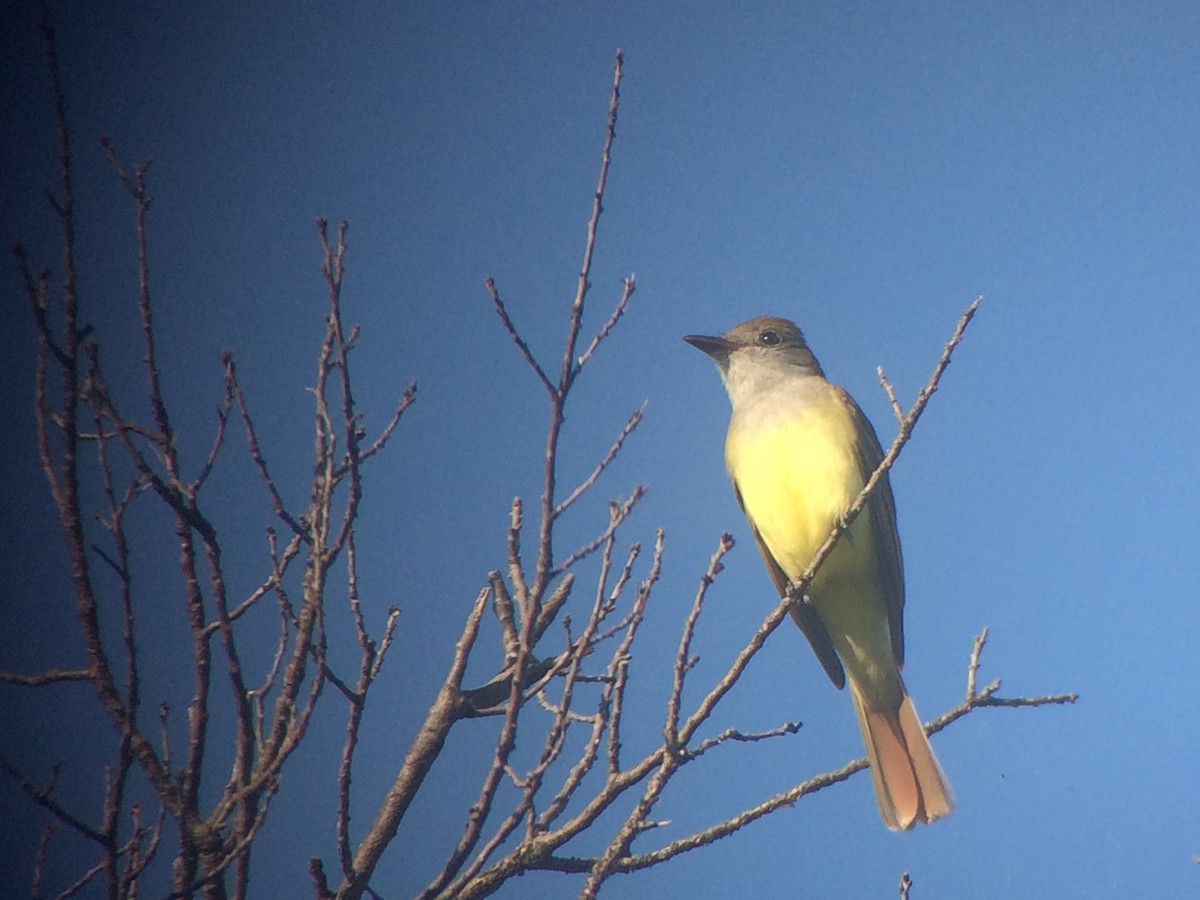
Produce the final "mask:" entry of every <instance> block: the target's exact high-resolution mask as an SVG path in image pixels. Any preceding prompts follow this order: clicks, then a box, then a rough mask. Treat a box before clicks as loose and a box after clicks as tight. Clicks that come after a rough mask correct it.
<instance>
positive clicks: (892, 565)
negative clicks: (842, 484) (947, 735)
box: [841, 391, 904, 668]
mask: <svg viewBox="0 0 1200 900" xmlns="http://www.w3.org/2000/svg"><path fill="white" fill-rule="evenodd" d="M841 395H842V400H843V402H844V403H845V404H846V406H847V407H848V408H849V410H850V415H851V416H852V417H853V418H854V426H855V429H854V430H855V433H856V434H857V435H858V436H859V440H858V442H857V444H856V446H855V453H856V454H857V456H858V467H859V470H860V471H861V472H862V478H863V483H864V484H865V483H866V481H867V479H869V478H870V477H871V473H872V472H874V471H875V469H876V468H877V467H878V466H879V464H880V463H881V462H882V461H883V449H882V448H881V447H880V446H879V438H878V437H876V435H875V429H874V428H872V427H871V422H870V420H868V419H867V417H866V416H865V415H864V414H863V411H862V410H861V409H859V408H858V404H857V403H855V402H854V400H853V398H851V396H850V395H849V394H847V393H846V392H845V391H841ZM862 514H863V515H865V516H868V517H869V520H870V523H871V541H872V543H873V544H874V546H875V559H876V563H877V565H878V567H879V586H880V589H881V590H882V591H883V599H884V605H885V608H886V609H887V616H888V628H889V630H890V632H891V637H892V656H893V657H894V658H895V660H896V666H897V668H903V667H904V560H903V559H902V558H901V555H900V535H899V534H898V533H897V532H896V501H895V499H893V497H892V483H891V481H890V480H889V479H888V477H887V475H884V476H883V480H882V481H880V483H879V485H878V486H877V487H876V488H875V490H874V492H872V494H871V499H870V501H868V503H867V508H866V509H865V510H863V513H862Z"/></svg>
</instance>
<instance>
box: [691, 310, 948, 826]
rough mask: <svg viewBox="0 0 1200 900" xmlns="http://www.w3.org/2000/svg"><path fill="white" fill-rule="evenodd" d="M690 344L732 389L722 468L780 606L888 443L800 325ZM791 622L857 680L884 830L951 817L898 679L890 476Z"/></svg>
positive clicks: (937, 770)
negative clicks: (834, 378)
mask: <svg viewBox="0 0 1200 900" xmlns="http://www.w3.org/2000/svg"><path fill="white" fill-rule="evenodd" d="M684 340H685V341H687V342H688V343H689V344H691V345H692V346H694V347H696V348H697V349H699V350H703V351H704V352H705V353H707V354H708V355H709V356H711V357H712V358H713V359H714V360H716V363H717V368H718V369H719V370H720V373H721V379H722V380H723V381H724V382H725V389H726V390H727V391H728V392H729V400H730V402H731V404H732V406H733V412H732V415H731V416H730V419H729V431H728V433H727V434H726V437H725V466H726V468H727V469H728V470H729V477H730V478H731V479H732V480H733V490H734V493H735V494H736V495H737V500H738V503H739V504H740V505H741V507H742V512H744V513H745V514H746V518H747V520H749V522H750V530H751V532H752V533H753V534H754V539H755V541H756V542H757V543H758V549H759V551H760V552H761V553H762V557H763V560H764V561H765V562H766V564H767V570H768V571H769V572H770V574H771V578H772V580H773V581H774V582H775V587H776V588H777V589H778V590H779V593H780V596H783V595H784V594H785V593H786V591H787V587H788V583H789V582H790V581H791V580H792V579H793V578H796V577H798V576H800V575H801V574H802V573H803V572H804V571H805V569H807V568H808V566H809V564H810V563H811V562H812V559H813V557H814V556H815V555H816V552H817V550H818V549H819V548H820V546H821V545H822V544H823V543H824V542H825V540H826V538H828V536H829V534H830V532H831V531H832V530H833V528H834V525H835V524H836V523H837V522H838V521H840V520H841V518H842V516H843V515H844V514H845V512H846V510H847V509H848V508H849V507H850V505H851V504H852V503H853V502H854V500H855V498H856V497H857V496H858V493H859V492H860V491H861V490H862V488H863V485H864V484H866V482H867V479H868V478H870V477H871V473H872V472H873V471H874V470H875V468H876V466H878V465H879V463H880V461H881V460H882V459H883V451H882V450H881V449H880V446H879V439H878V438H877V437H876V436H875V430H874V429H873V428H872V427H871V423H870V422H868V421H867V417H866V416H865V415H863V412H862V410H861V409H859V408H858V404H857V403H855V402H854V400H853V398H852V397H851V396H850V395H849V394H848V393H846V392H845V391H844V390H842V389H841V388H840V387H838V386H837V385H834V384H830V383H829V382H828V381H826V380H825V373H824V372H823V371H822V370H821V365H820V363H818V362H817V358H816V357H815V356H813V353H812V351H811V350H809V349H808V345H807V344H806V343H805V341H804V335H803V334H802V333H801V331H800V329H799V328H798V327H797V326H796V324H795V323H794V322H790V321H789V320H787V319H782V318H778V317H775V316H761V317H759V318H756V319H751V320H750V321H748V322H743V323H742V324H741V325H738V326H736V327H735V328H733V329H731V330H730V331H728V332H726V334H724V335H723V336H721V337H710V336H707V335H688V336H687V337H685V338H684ZM790 612H791V615H792V618H793V619H794V620H795V622H796V624H797V625H799V626H800V630H801V631H803V632H804V636H805V637H807V638H808V642H809V644H811V645H812V648H813V650H814V651H815V653H816V655H817V659H818V660H820V662H821V665H822V666H823V667H824V669H825V672H826V674H828V676H829V679H830V680H831V681H832V682H833V683H834V684H835V685H836V686H837V687H838V688H839V689H840V688H842V687H844V686H845V684H846V676H847V675H848V676H849V678H850V695H851V696H852V697H853V698H854V711H855V713H856V714H857V716H858V725H859V728H860V729H861V730H862V736H863V743H864V744H865V745H866V748H867V758H868V760H869V761H870V764H871V777H872V779H873V781H874V785H875V798H876V800H877V801H878V803H879V813H880V815H881V816H882V817H883V821H884V824H885V825H887V827H888V828H891V829H907V828H911V827H912V826H913V825H914V824H915V823H917V822H932V821H934V820H935V819H939V818H941V817H942V816H945V815H948V814H949V813H950V812H951V811H952V810H953V808H954V796H953V793H952V792H951V790H950V784H949V782H948V781H947V780H946V776H945V775H944V774H943V773H942V768H941V766H939V765H938V761H937V758H936V757H935V756H934V755H933V748H932V747H930V746H929V739H928V738H927V737H926V736H925V730H924V728H922V726H921V720H920V719H919V718H917V711H916V709H914V707H913V703H912V700H911V699H910V698H909V696H908V691H907V690H906V689H905V687H904V680H903V679H902V678H901V677H900V669H901V667H902V666H903V665H904V622H903V613H904V565H903V563H902V561H901V558H900V538H899V536H898V535H897V533H896V507H895V501H894V500H893V499H892V488H891V484H890V483H889V481H888V479H887V477H886V476H885V477H884V478H883V480H882V481H880V482H879V484H878V486H877V487H876V488H875V490H874V492H873V493H872V494H871V498H870V500H869V502H868V504H867V506H866V508H864V509H863V511H862V513H861V514H860V515H859V516H858V518H856V519H855V520H854V524H853V525H852V526H851V527H850V530H849V532H848V533H847V534H844V535H843V536H842V537H841V539H840V540H839V541H838V543H837V546H836V547H835V548H834V549H833V552H832V553H830V555H829V556H828V557H827V558H826V560H825V562H824V564H823V565H822V566H821V567H820V568H819V569H818V570H817V573H816V575H815V577H814V578H813V580H812V583H811V584H810V585H809V588H808V593H807V597H806V598H804V599H800V600H797V601H796V602H795V603H794V604H793V605H792V607H791V610H790Z"/></svg>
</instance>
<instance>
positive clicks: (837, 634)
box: [725, 394, 896, 693]
mask: <svg viewBox="0 0 1200 900" xmlns="http://www.w3.org/2000/svg"><path fill="white" fill-rule="evenodd" d="M764 420H765V421H764ZM752 421H754V422H755V423H756V427H750V425H749V422H748V421H746V420H742V421H739V420H738V418H737V417H736V416H735V418H734V420H732V421H731V422H730V430H729V434H728V437H727V439H726V444H725V462H726V466H727V467H728V469H729V473H730V476H731V477H732V478H733V479H734V481H735V482H736V484H737V487H738V490H739V492H740V493H741V497H742V503H743V505H744V506H745V510H746V515H747V517H748V518H749V519H750V521H751V522H752V523H753V524H754V527H755V528H756V529H757V531H758V533H759V535H760V536H761V537H762V541H763V543H764V544H765V545H766V548H767V550H769V551H770V553H771V555H772V556H773V557H774V559H775V561H776V562H777V563H778V564H779V566H780V568H782V569H783V571H784V572H785V573H786V574H787V575H788V576H789V577H790V578H796V577H797V576H799V575H800V574H802V573H803V572H804V571H805V569H807V568H808V565H809V564H810V563H811V562H812V558H813V556H814V555H815V554H816V552H817V550H818V549H819V548H820V547H821V545H822V544H823V543H824V542H825V539H826V538H827V537H828V536H829V533H830V531H831V530H832V529H833V527H834V524H835V523H836V522H837V521H838V519H840V518H841V516H842V515H843V514H844V513H845V511H846V509H847V508H848V507H849V506H850V504H851V503H853V502H854V499H855V498H856V497H857V496H858V493H859V491H861V490H862V487H863V484H864V483H865V479H864V476H863V473H862V472H861V471H860V469H859V464H858V455H857V452H856V446H857V437H856V434H855V427H854V420H853V419H852V418H851V416H850V414H849V413H848V412H847V410H846V408H845V406H844V405H843V404H842V403H841V402H840V400H839V399H838V398H837V397H836V396H834V395H832V394H831V395H829V397H828V399H824V398H822V399H815V398H812V397H809V398H808V399H807V400H806V402H805V404H804V409H803V412H802V413H801V414H799V415H787V414H784V413H783V412H782V411H780V410H779V409H778V408H776V409H774V410H773V411H772V414H771V415H769V416H763V415H761V414H759V415H758V416H757V417H755V418H754V419H753V420H752ZM867 474H868V475H869V474H870V473H867ZM875 553H876V550H875V547H874V542H873V541H872V534H871V524H870V517H869V515H867V514H866V511H864V513H863V514H862V515H860V516H859V517H858V518H857V519H855V522H854V525H853V526H851V529H850V533H849V534H848V535H846V536H845V537H843V538H842V540H841V541H840V542H839V543H838V545H837V547H836V548H835V549H834V551H833V553H832V554H830V556H829V557H828V558H827V559H826V561H825V563H824V564H823V565H822V566H821V569H820V570H819V571H818V573H817V576H816V578H815V579H814V580H813V583H812V585H811V586H810V588H809V591H808V595H809V598H810V600H811V602H812V604H813V606H814V607H815V608H816V610H817V612H818V614H819V615H820V616H821V619H822V620H823V621H824V623H825V626H826V628H827V630H828V631H829V635H830V638H831V639H832V640H833V644H834V648H835V649H836V650H837V652H838V656H840V657H841V658H842V662H843V664H844V665H845V666H846V667H847V669H848V670H849V674H850V675H851V677H852V678H854V680H855V681H857V682H858V683H859V684H861V685H863V686H864V687H868V686H874V685H878V686H879V688H880V689H882V690H885V691H887V692H888V693H890V692H891V691H892V690H893V683H894V682H895V681H896V676H895V672H896V669H895V665H894V663H893V661H892V651H891V638H890V634H889V630H888V624H887V610H886V605H885V602H884V598H883V594H882V591H881V589H880V585H879V577H880V575H879V566H878V563H877V561H876V559H875ZM885 685H886V687H884V686H885ZM868 690H869V691H870V687H868ZM870 692H872V693H874V691H870Z"/></svg>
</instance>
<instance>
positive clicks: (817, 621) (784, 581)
mask: <svg viewBox="0 0 1200 900" xmlns="http://www.w3.org/2000/svg"><path fill="white" fill-rule="evenodd" d="M733 493H734V495H735V496H736V497H737V502H738V506H740V507H741V508H742V513H743V514H745V512H746V504H745V503H743V502H742V491H741V489H740V488H739V487H738V484H737V481H736V480H735V481H734V482H733ZM888 496H889V497H890V496H891V494H890V492H889V494H888ZM746 521H747V522H749V524H750V533H751V534H753V535H754V542H755V543H756V544H758V552H759V553H761V554H762V558H763V562H765V563H766V564H767V572H769V573H770V575H771V580H772V581H774V582H775V588H776V590H778V591H779V596H780V597H782V596H784V594H786V593H787V588H788V584H789V583H790V579H789V578H788V577H787V574H786V573H785V572H784V571H783V569H782V568H780V566H779V563H777V562H776V561H775V557H774V556H772V555H771V551H770V550H768V549H767V545H766V543H765V542H764V541H763V539H762V535H760V534H759V533H758V529H757V528H756V527H755V525H754V522H753V521H752V520H751V519H750V516H748V515H747V516H746ZM790 612H791V615H792V619H793V621H795V623H796V624H797V625H799V626H800V630H801V631H802V632H804V636H805V637H806V638H808V643H809V645H810V646H811V647H812V649H813V653H815V654H816V655H817V659H818V660H819V661H820V663H821V666H822V667H823V668H824V669H825V674H826V675H828V676H829V680H830V681H832V682H833V683H834V686H835V687H837V689H838V690H841V689H842V688H844V687H845V686H846V673H845V671H844V670H843V669H842V661H841V660H840V659H838V655H837V651H836V650H834V649H833V641H832V640H831V639H830V637H829V632H828V631H827V630H826V629H825V623H824V622H822V621H821V617H820V616H818V615H817V611H816V610H815V609H813V608H812V607H811V606H810V605H809V604H808V603H807V602H806V601H805V600H803V599H800V600H797V601H796V602H795V603H793V604H792V607H791V609H790Z"/></svg>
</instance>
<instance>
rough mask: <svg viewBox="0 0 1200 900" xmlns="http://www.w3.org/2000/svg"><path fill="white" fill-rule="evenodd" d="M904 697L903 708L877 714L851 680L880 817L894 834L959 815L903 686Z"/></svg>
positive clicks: (877, 711) (943, 775)
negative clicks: (953, 812) (954, 814)
mask: <svg viewBox="0 0 1200 900" xmlns="http://www.w3.org/2000/svg"><path fill="white" fill-rule="evenodd" d="M900 692H901V697H902V699H901V701H900V705H899V707H897V708H895V709H876V708H874V707H873V706H872V705H871V704H870V702H869V700H868V699H867V698H866V697H864V696H863V693H862V691H861V690H860V689H859V687H858V685H857V684H856V683H855V681H854V679H853V678H851V679H850V693H851V694H852V695H853V697H854V711H855V713H856V714H857V715H858V726H859V728H860V729H862V736H863V743H864V744H865V745H866V747H867V759H868V760H869V761H870V763H871V779H872V781H873V782H874V784H875V799H876V801H877V802H878V803H879V815H880V816H882V817H883V823H884V824H885V825H887V827H888V828H891V829H892V830H893V831H899V830H906V829H909V828H912V827H913V825H914V824H916V823H917V822H925V823H928V822H932V821H934V820H935V819H940V818H941V817H942V816H947V815H949V814H950V813H951V812H952V811H953V810H954V792H953V791H951V790H950V782H948V781H947V780H946V775H945V773H943V772H942V767H941V766H940V765H938V761H937V757H936V756H934V755H933V748H932V747H931V746H929V738H927V737H926V736H925V729H924V728H923V727H922V726H921V720H920V719H919V718H917V711H916V709H915V708H914V707H913V702H912V699H911V698H910V697H909V696H908V691H906V690H905V689H904V685H903V682H901V685H900Z"/></svg>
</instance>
